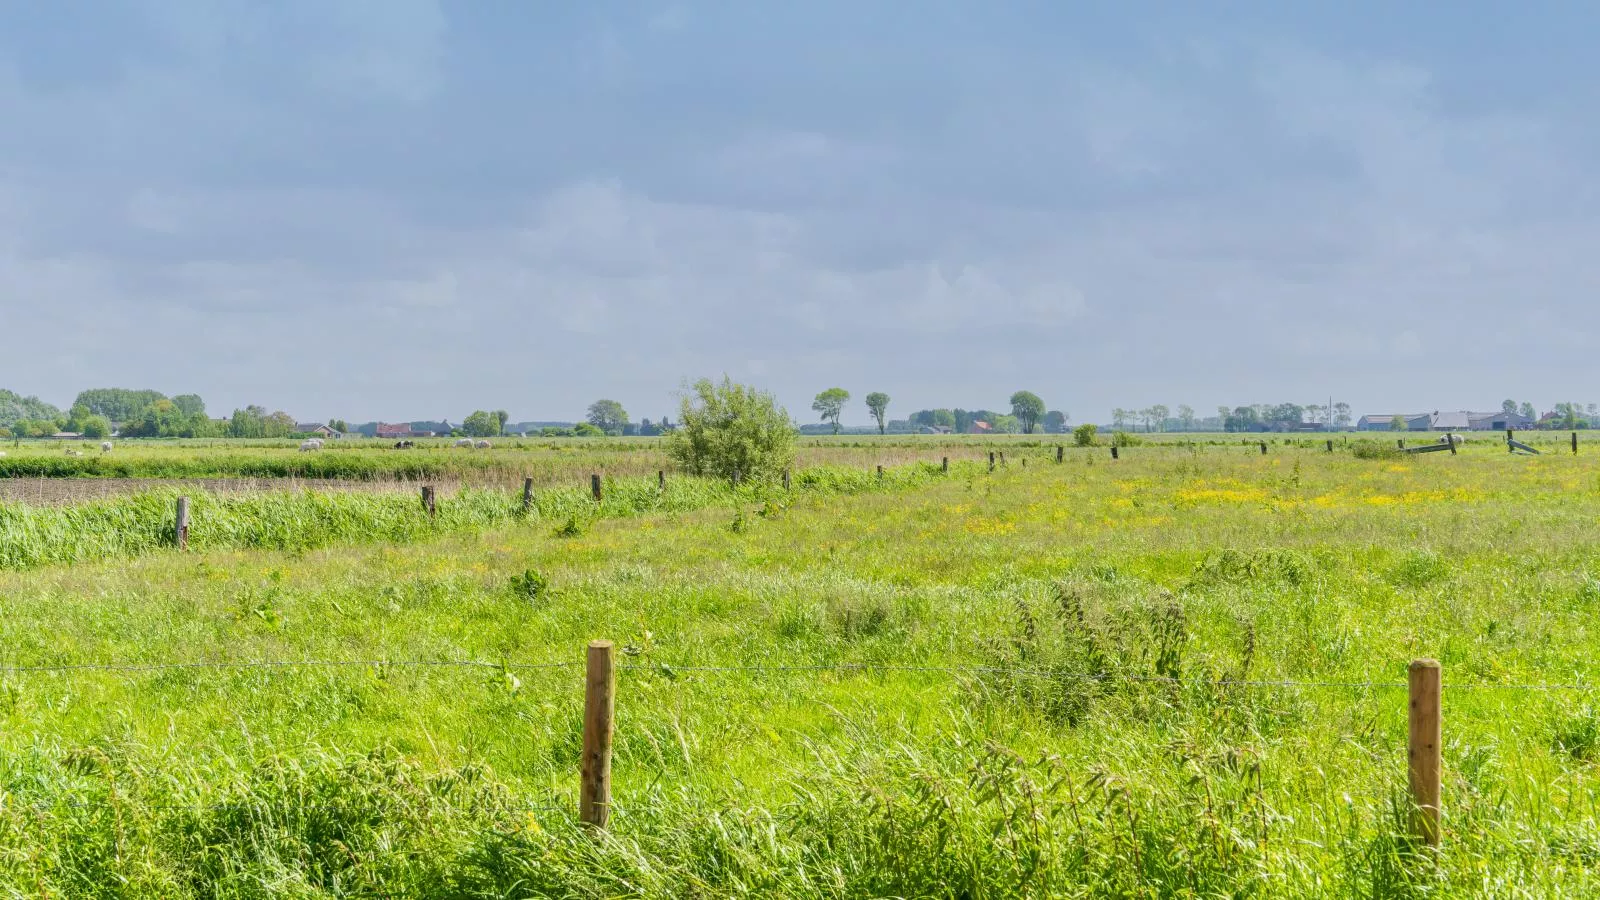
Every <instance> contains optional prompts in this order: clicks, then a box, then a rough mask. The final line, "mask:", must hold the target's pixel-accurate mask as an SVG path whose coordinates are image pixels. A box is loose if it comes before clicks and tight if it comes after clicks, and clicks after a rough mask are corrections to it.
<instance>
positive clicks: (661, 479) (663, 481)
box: [656, 469, 667, 491]
mask: <svg viewBox="0 0 1600 900" xmlns="http://www.w3.org/2000/svg"><path fill="white" fill-rule="evenodd" d="M656 487H658V488H660V489H661V490H663V491H664V490H666V489H667V470H666V469H658V470H656Z"/></svg>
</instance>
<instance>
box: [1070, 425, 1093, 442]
mask: <svg viewBox="0 0 1600 900" xmlns="http://www.w3.org/2000/svg"><path fill="white" fill-rule="evenodd" d="M1097 431H1099V429H1098V428H1097V427H1096V426H1094V425H1090V424H1087V423H1085V424H1083V425H1079V426H1078V427H1077V428H1074V429H1072V443H1073V444H1075V445H1077V446H1079V447H1093V446H1094V440H1095V432H1097Z"/></svg>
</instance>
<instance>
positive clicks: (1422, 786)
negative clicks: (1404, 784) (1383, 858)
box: [1406, 659, 1444, 847]
mask: <svg viewBox="0 0 1600 900" xmlns="http://www.w3.org/2000/svg"><path fill="white" fill-rule="evenodd" d="M1407 687H1408V688H1409V690H1410V695H1411V702H1410V708H1409V719H1410V721H1409V728H1408V735H1407V741H1406V759H1407V767H1406V768H1407V774H1408V775H1409V777H1410V782H1411V804H1412V810H1411V830H1412V833H1414V834H1415V835H1416V836H1417V839H1418V840H1420V841H1422V842H1423V843H1425V844H1427V845H1428V846H1430V847H1437V846H1439V836H1440V835H1439V817H1440V807H1439V800H1440V793H1441V790H1440V782H1439V774H1440V769H1441V768H1442V767H1443V764H1444V748H1443V746H1442V740H1443V733H1444V729H1443V724H1442V723H1443V715H1442V712H1441V710H1440V702H1439V701H1440V678H1439V663H1438V661H1437V660H1432V659H1418V660H1413V661H1412V663H1411V669H1410V671H1409V677H1408V678H1407Z"/></svg>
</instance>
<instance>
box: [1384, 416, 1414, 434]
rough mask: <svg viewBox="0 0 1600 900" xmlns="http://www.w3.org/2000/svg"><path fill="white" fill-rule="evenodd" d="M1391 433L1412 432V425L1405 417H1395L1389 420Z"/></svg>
mask: <svg viewBox="0 0 1600 900" xmlns="http://www.w3.org/2000/svg"><path fill="white" fill-rule="evenodd" d="M1389 430H1390V431H1410V430H1411V425H1410V423H1408V422H1406V417H1405V416H1395V417H1394V418H1392V419H1390V420H1389Z"/></svg>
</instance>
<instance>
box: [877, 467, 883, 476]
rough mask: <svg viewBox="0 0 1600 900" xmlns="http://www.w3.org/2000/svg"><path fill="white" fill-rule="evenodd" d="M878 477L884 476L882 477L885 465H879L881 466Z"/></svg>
mask: <svg viewBox="0 0 1600 900" xmlns="http://www.w3.org/2000/svg"><path fill="white" fill-rule="evenodd" d="M878 477H879V478H882V477H883V466H879V467H878Z"/></svg>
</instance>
